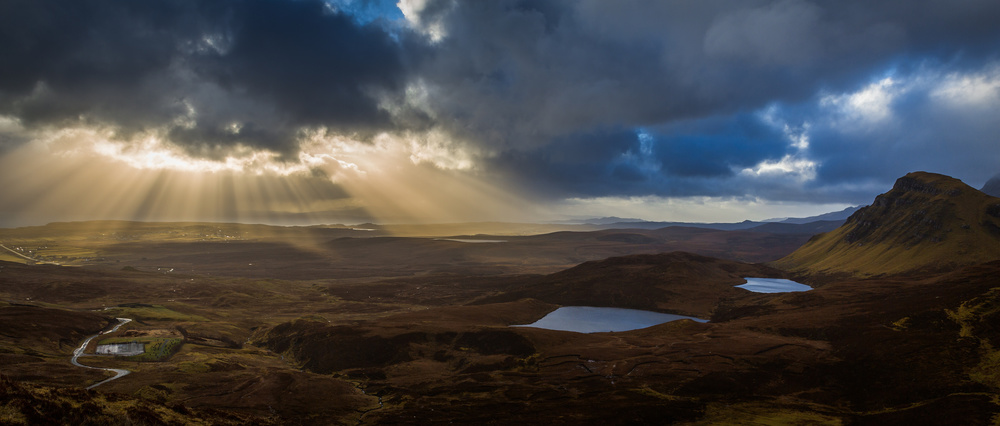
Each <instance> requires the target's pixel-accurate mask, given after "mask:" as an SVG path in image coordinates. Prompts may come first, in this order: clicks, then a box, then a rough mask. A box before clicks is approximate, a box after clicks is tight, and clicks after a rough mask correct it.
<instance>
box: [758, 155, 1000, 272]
mask: <svg viewBox="0 0 1000 426" xmlns="http://www.w3.org/2000/svg"><path fill="white" fill-rule="evenodd" d="M997 205H1000V199H998V198H995V197H990V196H988V195H986V194H983V193H982V192H979V191H977V190H975V189H973V188H972V187H969V186H968V185H965V184H964V183H962V182H961V181H959V180H957V179H953V178H950V177H947V176H943V175H936V174H931V173H922V172H917V173H910V174H908V175H906V177H904V178H901V179H900V180H899V181H897V183H896V186H895V187H894V188H893V190H891V191H889V192H887V193H885V194H882V195H880V196H879V197H878V198H876V199H875V203H873V205H872V206H869V207H865V208H864V209H862V210H859V211H858V212H857V213H855V214H854V215H853V216H852V217H851V218H850V219H848V221H847V223H845V224H844V225H843V226H841V227H840V228H838V229H836V230H834V231H831V232H828V233H826V234H822V235H819V236H817V237H814V238H813V239H812V240H810V241H809V242H808V243H807V244H806V245H804V246H802V248H800V249H798V250H796V251H795V252H794V253H792V254H790V255H788V256H786V257H784V258H782V259H780V260H778V261H776V262H774V266H777V267H779V268H783V269H788V270H791V271H794V272H800V273H801V272H809V273H849V274H854V275H859V276H873V275H880V274H894V273H903V272H910V271H917V270H926V269H945V268H950V267H954V266H958V265H967V264H974V263H981V262H987V261H991V260H995V259H998V258H1000V217H997V216H996V215H997V213H996V212H995V211H993V210H994V209H997V207H994V206H997ZM991 212H993V213H992V214H991Z"/></svg>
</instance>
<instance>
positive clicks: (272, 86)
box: [0, 0, 405, 156]
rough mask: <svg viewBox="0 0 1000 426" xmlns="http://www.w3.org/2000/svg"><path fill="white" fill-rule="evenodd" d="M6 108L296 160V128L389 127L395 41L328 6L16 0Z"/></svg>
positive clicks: (259, 1)
mask: <svg viewBox="0 0 1000 426" xmlns="http://www.w3.org/2000/svg"><path fill="white" fill-rule="evenodd" d="M0 20H2V21H0V58H2V59H3V63H4V64H5V66H4V67H2V70H0V112H2V113H4V114H7V115H13V116H15V117H17V118H19V119H20V120H21V121H22V123H24V124H25V125H28V126H44V125H63V124H72V123H79V122H81V121H83V122H84V123H85V124H96V125H104V126H110V127H112V128H114V129H116V130H118V131H119V132H122V133H124V134H128V133H130V132H135V131H142V130H148V129H151V128H163V127H164V126H166V127H168V128H169V129H170V133H169V134H170V137H171V139H172V140H173V141H174V142H177V143H179V144H181V145H183V146H187V147H190V149H191V151H192V152H193V153H195V154H197V155H205V156H211V153H212V152H214V151H213V150H212V149H210V148H211V147H213V146H216V147H219V146H221V147H225V146H231V145H233V144H236V143H241V144H245V145H250V146H257V147H266V148H270V149H273V150H276V151H279V152H286V153H287V152H294V151H295V150H296V149H297V148H296V146H295V134H296V132H297V131H298V129H299V128H300V127H302V126H329V127H333V128H336V129H339V130H342V131H346V132H365V131H370V130H372V129H377V128H383V127H386V126H388V125H389V122H390V120H389V117H388V115H387V114H386V113H385V112H384V111H382V110H380V109H379V108H378V107H377V102H378V101H377V97H378V93H379V92H380V91H387V92H392V91H396V90H399V89H400V88H401V87H402V83H401V82H402V81H403V79H404V77H405V68H404V66H403V62H402V54H401V49H400V47H399V44H398V43H397V42H396V41H394V40H393V39H392V37H391V35H390V34H388V33H387V32H385V31H383V30H382V29H381V28H380V27H379V25H378V23H377V22H375V23H370V24H368V25H363V26H362V25H359V24H357V23H356V22H355V21H354V20H352V19H351V17H350V16H347V15H346V14H343V13H338V12H335V11H333V10H331V9H330V8H328V7H327V6H326V5H325V4H324V3H322V2H320V1H318V0H317V1H305V0H303V1H278V0H246V1H238V0H229V1H173V0H150V1H141V2H134V1H97V0H83V1H59V0H40V1H34V0H31V1H10V2H4V3H2V5H0Z"/></svg>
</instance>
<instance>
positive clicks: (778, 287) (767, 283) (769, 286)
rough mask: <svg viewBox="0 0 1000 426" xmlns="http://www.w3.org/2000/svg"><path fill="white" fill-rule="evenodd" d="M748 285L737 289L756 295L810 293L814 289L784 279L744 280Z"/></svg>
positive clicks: (742, 285)
mask: <svg viewBox="0 0 1000 426" xmlns="http://www.w3.org/2000/svg"><path fill="white" fill-rule="evenodd" d="M744 279H745V280H747V283H746V284H741V285H738V286H736V287H739V288H742V289H744V290H749V291H752V292H754V293H789V292H794V291H809V290H812V289H813V288H812V287H809V286H807V285H805V284H800V283H797V282H795V281H792V280H786V279H782V278H744Z"/></svg>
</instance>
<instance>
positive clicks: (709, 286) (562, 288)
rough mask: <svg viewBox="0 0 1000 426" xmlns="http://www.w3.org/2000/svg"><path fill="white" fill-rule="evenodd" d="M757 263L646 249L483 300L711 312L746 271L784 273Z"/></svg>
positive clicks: (730, 293) (702, 314)
mask: <svg viewBox="0 0 1000 426" xmlns="http://www.w3.org/2000/svg"><path fill="white" fill-rule="evenodd" d="M785 275H786V274H785V273H784V272H782V271H779V270H777V269H774V268H771V267H767V266H764V265H759V264H750V263H743V262H737V261H732V260H723V259H716V258H713V257H707V256H701V255H697V254H693V253H687V252H680V251H677V252H672V253H663V254H644V255H632V256H623V257H612V258H609V259H604V260H599V261H592V262H585V263H583V264H581V265H579V266H576V267H573V268H570V269H567V270H565V271H561V272H557V273H554V274H551V275H547V276H544V277H541V278H539V279H537V280H536V281H533V282H530V283H527V284H523V285H521V286H520V287H517V288H515V289H513V290H511V291H509V292H507V293H505V294H503V295H500V296H496V297H493V298H488V299H485V300H483V301H482V303H492V302H501V301H515V300H518V299H522V298H533V299H538V300H542V301H545V302H548V303H555V304H559V305H583V306H608V307H618V308H632V309H647V310H654V311H665V312H670V313H676V314H683V315H694V316H699V317H703V318H708V317H709V316H710V315H712V311H713V309H714V308H715V306H716V305H717V304H718V303H719V302H720V301H721V300H722V299H725V298H728V297H734V296H737V295H741V294H743V293H746V291H745V290H742V289H737V288H735V287H734V286H736V285H739V284H743V283H745V282H746V280H744V279H743V278H744V277H760V278H783V277H784V276H785Z"/></svg>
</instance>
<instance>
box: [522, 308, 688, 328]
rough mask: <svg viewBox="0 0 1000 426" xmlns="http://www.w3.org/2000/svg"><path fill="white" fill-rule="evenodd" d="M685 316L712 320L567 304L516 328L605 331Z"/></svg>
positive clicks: (651, 324) (661, 322)
mask: <svg viewBox="0 0 1000 426" xmlns="http://www.w3.org/2000/svg"><path fill="white" fill-rule="evenodd" d="M682 319H689V320H692V321H697V322H708V320H706V319H701V318H695V317H688V316H684V315H674V314H663V313H659V312H652V311H642V310H638V309H622V308H599V307H594V306H563V307H561V308H559V309H556V310H554V311H552V312H550V313H549V314H548V315H546V316H544V317H542V319H540V320H538V321H535V322H533V323H531V324H525V325H514V326H512V327H536V328H544V329H546V330H561V331H575V332H577V333H602V332H609V331H629V330H638V329H641V328H646V327H652V326H654V325H657V324H663V323H665V322H670V321H676V320H682Z"/></svg>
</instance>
